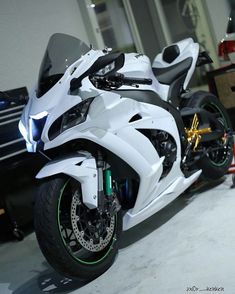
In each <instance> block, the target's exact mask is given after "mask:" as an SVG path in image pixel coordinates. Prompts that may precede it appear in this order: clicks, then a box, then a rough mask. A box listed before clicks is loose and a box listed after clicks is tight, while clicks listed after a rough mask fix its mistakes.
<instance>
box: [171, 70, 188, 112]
mask: <svg viewBox="0 0 235 294" xmlns="http://www.w3.org/2000/svg"><path fill="white" fill-rule="evenodd" d="M186 75H187V73H185V74H183V75H182V76H179V77H178V78H177V79H176V80H174V81H173V82H172V83H171V85H170V89H169V93H168V97H167V98H168V100H170V102H171V103H172V104H173V105H174V106H175V107H179V104H180V93H181V92H182V89H183V84H184V81H185V78H186Z"/></svg>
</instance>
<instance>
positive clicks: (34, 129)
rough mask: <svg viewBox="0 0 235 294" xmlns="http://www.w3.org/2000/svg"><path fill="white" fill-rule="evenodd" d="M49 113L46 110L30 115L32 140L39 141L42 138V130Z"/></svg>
mask: <svg viewBox="0 0 235 294" xmlns="http://www.w3.org/2000/svg"><path fill="white" fill-rule="evenodd" d="M47 116H48V113H47V112H46V111H43V112H40V113H37V114H35V115H30V118H29V130H30V141H31V142H32V141H34V142H37V141H39V140H40V139H41V135H42V131H43V128H44V126H45V123H46V120H47Z"/></svg>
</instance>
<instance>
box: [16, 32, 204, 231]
mask: <svg viewBox="0 0 235 294" xmlns="http://www.w3.org/2000/svg"><path fill="white" fill-rule="evenodd" d="M60 43H61V45H59V44H60ZM65 43H66V44H65ZM72 44H74V46H75V48H77V51H78V52H75V51H76V50H75V51H73V50H72V48H71V46H72ZM57 46H60V47H62V49H60V50H58V48H57ZM71 50H72V51H71ZM70 51H71V53H69V52H70ZM67 54H70V57H69V58H67V57H66V56H69V55H67ZM83 54H84V55H83ZM106 54H108V53H107V52H105V51H101V50H92V49H91V50H89V48H88V47H87V46H86V45H84V43H82V42H81V41H79V40H76V39H74V38H73V37H70V36H64V35H63V34H56V35H55V36H53V37H52V38H51V39H50V41H49V44H48V47H47V50H46V53H45V56H44V59H43V63H42V66H41V69H40V75H39V83H38V87H37V89H36V92H35V95H32V96H31V98H30V100H29V103H28V104H27V106H26V108H25V111H24V113H23V116H22V119H21V122H20V129H21V132H22V134H23V135H24V136H25V138H26V142H27V147H28V150H29V151H33V152H35V151H36V150H49V149H52V148H55V147H58V146H61V145H62V144H64V143H66V142H70V141H73V140H76V139H86V140H88V141H90V142H94V143H96V144H98V145H99V146H102V147H104V148H106V149H107V150H109V151H111V152H113V153H114V154H115V155H117V156H118V157H120V158H121V159H122V160H124V161H125V162H126V163H127V164H128V165H129V166H130V167H132V169H133V170H134V171H135V172H136V173H137V174H138V175H139V178H140V185H139V190H138V195H137V198H136V203H135V206H134V207H133V209H131V210H129V211H128V212H127V213H126V214H125V216H124V220H123V227H124V229H128V228H130V227H132V226H134V225H135V224H137V223H139V222H141V221H142V220H144V219H145V218H147V217H149V216H150V215H152V214H153V213H155V212H156V211H158V210H159V209H161V208H162V207H164V206H165V205H166V204H168V203H169V202H171V201H172V200H173V199H174V198H176V197H177V196H178V195H179V194H180V193H181V192H182V191H184V190H185V189H186V188H187V187H188V186H190V185H191V183H192V182H194V181H195V180H196V179H197V178H198V176H199V175H200V171H198V172H197V173H195V174H193V175H192V176H190V177H189V178H187V179H185V177H184V175H183V173H182V171H181V168H180V163H181V142H180V136H179V132H178V128H177V125H176V121H175V119H174V117H173V115H172V114H171V113H170V112H169V111H167V110H166V109H163V108H162V107H161V106H158V105H157V103H155V102H154V104H152V103H145V101H144V100H143V101H137V100H135V99H134V98H129V97H128V96H126V94H123V95H122V90H127V91H130V92H131V91H133V90H135V89H137V88H138V90H139V91H145V92H146V91H147V92H148V91H149V92H152V93H156V97H154V100H155V99H156V100H155V101H157V99H160V98H159V96H160V97H161V94H162V93H163V92H164V91H165V90H164V91H163V90H162V89H163V88H161V85H160V84H159V83H158V81H157V80H156V79H155V78H154V75H153V73H152V69H151V64H150V61H149V59H148V58H147V57H146V56H144V55H139V54H133V53H132V54H126V55H125V64H124V66H123V68H121V69H120V72H122V73H124V74H125V75H128V76H129V77H131V73H132V72H134V74H133V76H134V77H135V75H137V76H138V77H141V76H142V77H144V78H146V79H152V80H153V82H152V83H151V84H148V85H139V86H138V87H136V86H135V85H133V86H125V85H124V86H122V87H120V88H119V90H120V91H118V92H117V93H114V92H112V91H106V90H103V89H98V88H97V87H95V86H94V84H93V83H92V81H91V79H90V77H89V74H90V71H89V69H91V68H92V66H93V65H94V63H95V62H96V61H97V60H98V59H99V58H100V57H102V56H105V55H106ZM101 68H102V63H101V64H100V69H101ZM110 69H111V70H113V67H112V66H111V65H110V66H109V65H107V64H105V71H107V70H110ZM98 70H99V68H97V71H98ZM86 73H87V74H86ZM81 76H82V77H83V79H82V81H81V84H80V86H79V88H78V89H77V91H74V92H73V91H71V90H70V85H71V81H72V80H73V79H78V78H79V77H81ZM163 86H164V85H163ZM164 89H165V88H164ZM161 90H162V91H161ZM123 93H125V92H123ZM134 117H138V119H135V120H133V118H134ZM145 129H149V130H156V129H159V130H162V131H164V132H166V133H168V134H170V135H171V136H172V137H173V138H174V140H175V144H176V150H177V151H176V152H177V154H176V159H175V162H174V164H173V166H172V168H171V170H170V171H169V173H168V174H167V176H166V177H164V179H162V180H160V179H161V175H162V173H163V161H164V156H162V157H161V156H160V155H159V154H158V152H157V150H156V149H155V147H154V146H153V144H152V143H151V142H150V140H149V138H148V137H146V136H145V135H144V134H142V133H141V130H145ZM90 159H91V155H89V154H86V155H85V156H84V158H83V162H82V163H80V162H81V158H77V156H75V157H74V158H73V159H71V158H68V160H64V161H63V162H62V161H61V163H60V164H56V162H55V163H53V162H51V163H50V164H48V165H46V166H45V167H44V168H43V169H42V170H41V171H40V173H39V174H38V178H44V177H48V176H51V175H53V174H54V175H55V174H59V173H65V174H67V175H69V176H71V177H73V178H75V179H77V180H78V181H80V182H81V186H82V191H83V193H82V197H83V202H84V203H86V205H87V206H88V207H90V208H92V207H93V208H94V207H97V205H98V203H97V196H98V195H97V192H95V191H97V182H96V184H94V179H95V178H94V177H93V175H92V173H90V170H91V169H93V170H94V171H96V163H95V160H93V161H91V160H90ZM71 162H72V164H71ZM78 163H79V165H77V164H78ZM82 172H84V176H83V175H82ZM89 186H90V187H91V186H92V187H93V188H94V189H89Z"/></svg>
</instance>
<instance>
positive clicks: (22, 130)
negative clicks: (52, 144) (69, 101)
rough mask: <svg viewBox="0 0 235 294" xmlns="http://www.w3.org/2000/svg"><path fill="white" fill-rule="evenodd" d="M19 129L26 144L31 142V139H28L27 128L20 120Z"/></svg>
mask: <svg viewBox="0 0 235 294" xmlns="http://www.w3.org/2000/svg"><path fill="white" fill-rule="evenodd" d="M18 128H19V131H20V133H21V135H22V137H23V138H24V139H25V141H26V142H29V139H28V132H27V130H26V128H25V126H24V125H23V123H22V121H21V120H20V121H19V125H18Z"/></svg>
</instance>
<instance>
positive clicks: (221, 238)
mask: <svg viewBox="0 0 235 294" xmlns="http://www.w3.org/2000/svg"><path fill="white" fill-rule="evenodd" d="M230 186H231V176H228V177H227V178H226V180H225V181H224V182H221V183H219V184H217V185H216V186H214V187H207V189H206V190H205V191H204V192H195V193H191V194H185V195H181V196H180V197H179V198H178V199H176V200H175V201H174V202H173V203H171V204H170V205H168V206H167V207H166V208H164V209H163V210H162V211H160V212H159V213H157V214H155V215H154V216H153V217H151V218H150V219H148V220H147V221H145V222H144V223H142V224H140V225H138V226H136V227H134V228H133V229H131V230H129V231H127V232H124V233H123V236H122V242H121V249H120V251H119V255H118V257H117V259H116V261H115V263H114V265H113V266H112V267H111V268H110V269H109V270H108V271H107V272H106V273H104V274H103V275H102V276H100V277H99V278H97V279H96V280H94V281H92V282H90V283H87V284H83V283H79V282H76V281H71V280H69V279H66V278H63V277H61V276H60V275H58V274H57V273H55V272H54V270H53V269H52V268H50V267H49V265H48V264H47V262H46V261H45V260H44V258H43V256H42V254H41V252H40V250H39V248H38V245H37V242H36V240H35V235H34V233H32V234H30V235H28V236H27V237H26V238H25V239H24V241H22V242H8V243H4V244H1V245H0V294H8V293H15V294H31V293H32V294H36V293H43V292H44V293H82V294H88V293H90V294H94V293H102V294H116V293H125V294H126V293H127V294H130V293H131V294H137V293H138V294H139V293H146V294H147V293H159V294H165V293H170V294H183V293H187V292H188V293H197V292H198V293H226V294H234V293H235V266H234V264H235V249H234V248H235V190H234V189H231V188H230ZM188 287H191V291H190V289H188ZM207 287H217V290H218V288H219V289H220V290H221V291H212V290H213V289H212V288H210V289H209V288H208V289H207ZM197 289H198V290H197ZM206 289H207V290H208V291H206ZM223 289H224V291H222V290H223ZM187 290H188V291H187ZM193 290H194V291H193ZM199 290H205V291H203V292H202V291H199ZM209 290H211V291H209Z"/></svg>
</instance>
